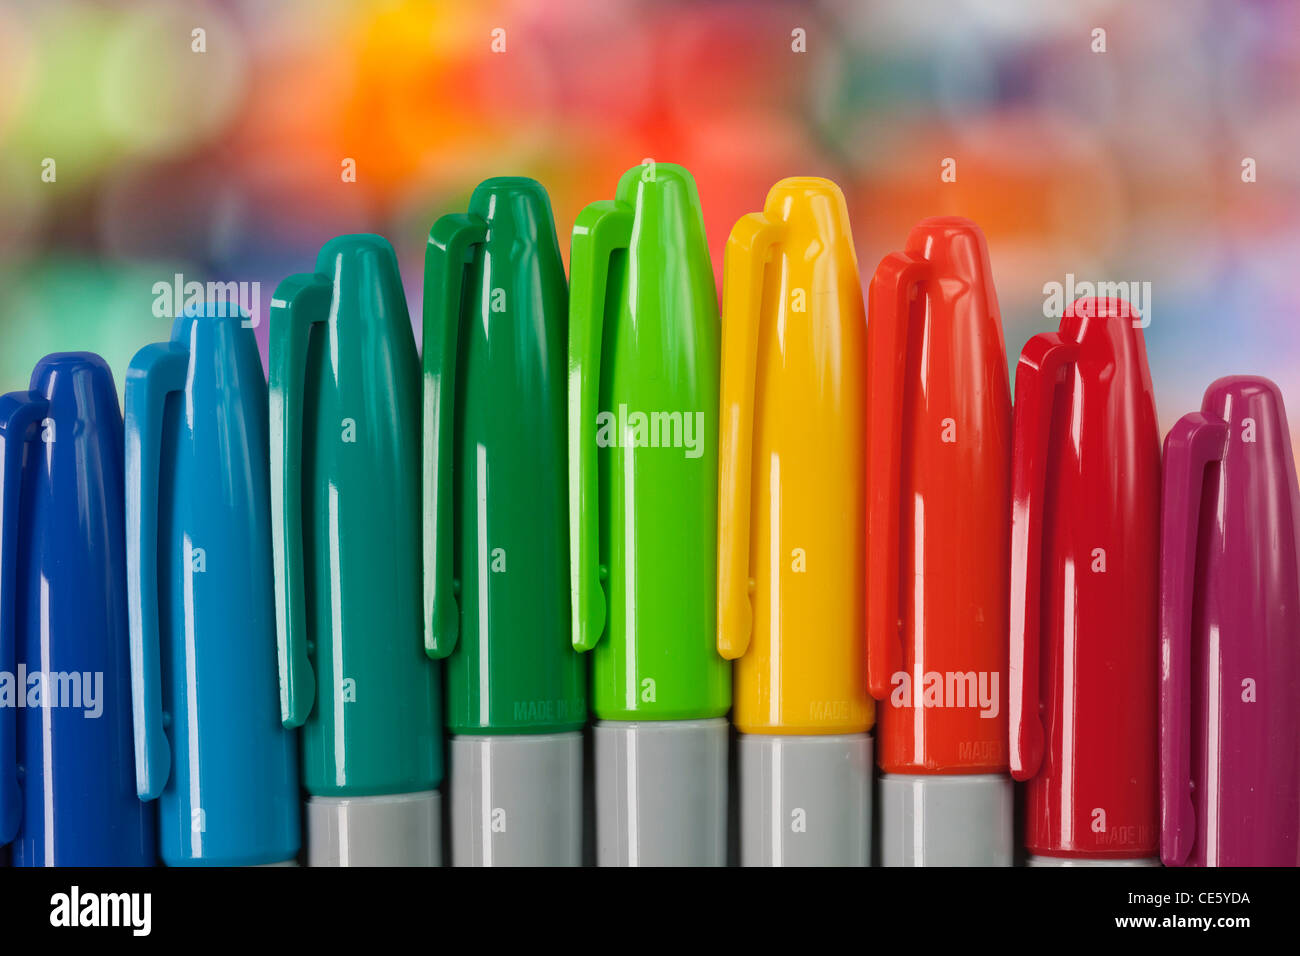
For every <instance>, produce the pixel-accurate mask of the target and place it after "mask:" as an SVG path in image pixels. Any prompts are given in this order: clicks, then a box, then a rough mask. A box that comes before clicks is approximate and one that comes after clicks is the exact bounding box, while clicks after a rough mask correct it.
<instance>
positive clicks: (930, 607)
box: [866, 217, 1011, 774]
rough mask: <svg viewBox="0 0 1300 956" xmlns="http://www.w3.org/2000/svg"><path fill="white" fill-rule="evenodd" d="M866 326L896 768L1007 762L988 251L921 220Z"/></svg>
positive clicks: (1005, 468) (1002, 365)
mask: <svg viewBox="0 0 1300 956" xmlns="http://www.w3.org/2000/svg"><path fill="white" fill-rule="evenodd" d="M870 305H871V315H870V319H869V321H868V325H867V357H868V375H869V378H870V381H871V383H872V393H871V405H870V410H869V412H868V419H867V451H866V457H867V468H868V475H867V481H868V501H869V503H868V523H867V553H868V560H867V567H868V571H867V644H868V648H869V650H868V673H869V675H870V683H871V692H872V694H873V696H874V697H875V698H876V699H877V700H879V701H881V702H882V703H881V712H880V729H879V731H878V734H877V736H878V743H877V748H876V756H877V761H878V762H879V764H880V766H881V768H882V769H883V770H885V771H886V772H887V773H901V774H925V773H971V774H987V773H998V772H1005V771H1006V770H1007V754H1006V737H1007V706H1006V704H1007V631H1006V627H1007V595H1008V585H1007V561H1008V556H1007V553H1008V547H1009V526H1010V505H1011V499H1010V495H1011V390H1010V386H1009V385H1008V382H1007V359H1006V347H1005V345H1004V344H1003V341H1002V320H1001V316H1000V314H999V311H998V302H997V296H996V294H995V292H994V288H993V275H992V270H991V268H990V266H989V254H988V247H987V245H986V243H985V241H984V234H983V233H982V232H980V229H979V227H978V226H976V225H975V224H974V223H973V222H970V221H969V220H966V219H959V218H952V217H945V218H936V219H926V220H924V221H922V222H921V223H919V224H918V225H917V226H916V227H915V228H914V229H913V230H912V231H911V233H910V234H909V235H908V237H907V245H906V247H905V250H904V251H903V252H899V253H893V254H891V255H889V256H886V257H885V259H884V260H883V261H882V262H881V264H880V266H879V267H878V268H877V270H876V274H875V276H874V277H873V279H872V281H871V290H870Z"/></svg>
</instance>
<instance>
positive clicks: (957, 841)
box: [880, 773, 1015, 866]
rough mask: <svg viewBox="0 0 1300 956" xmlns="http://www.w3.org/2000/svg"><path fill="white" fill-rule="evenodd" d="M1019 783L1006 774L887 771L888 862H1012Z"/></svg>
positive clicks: (884, 844) (883, 855) (884, 849)
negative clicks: (1016, 783) (1015, 785)
mask: <svg viewBox="0 0 1300 956" xmlns="http://www.w3.org/2000/svg"><path fill="white" fill-rule="evenodd" d="M1014 812H1015V787H1014V784H1013V783H1012V781H1011V778H1010V777H1009V776H1007V775H1006V774H892V773H887V774H882V775H881V777H880V862H881V864H882V865H883V866H1011V864H1012V854H1013V852H1014V845H1015V833H1014V824H1013V820H1012V817H1013V815H1014Z"/></svg>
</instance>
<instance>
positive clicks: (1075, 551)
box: [1009, 299, 1160, 858]
mask: <svg viewBox="0 0 1300 956" xmlns="http://www.w3.org/2000/svg"><path fill="white" fill-rule="evenodd" d="M1140 321H1141V320H1140V318H1137V317H1136V313H1135V312H1133V310H1132V307H1131V306H1129V304H1128V303H1127V302H1124V301H1122V300H1118V299H1106V300H1094V299H1081V300H1079V301H1078V302H1075V303H1073V304H1072V305H1071V306H1070V307H1069V308H1068V309H1067V310H1066V313H1065V316H1064V317H1063V318H1062V320H1061V329H1060V332H1059V334H1057V333H1048V334H1043V335H1037V336H1035V337H1034V338H1032V339H1030V340H1029V342H1028V343H1027V344H1026V345H1025V348H1024V350H1023V351H1022V353H1021V356H1020V363H1019V366H1018V367H1017V371H1016V404H1015V432H1014V443H1013V464H1012V526H1011V657H1010V676H1011V687H1010V701H1009V703H1010V715H1009V716H1010V725H1011V726H1010V733H1009V740H1010V746H1011V771H1012V775H1013V776H1014V777H1015V778H1016V779H1017V780H1027V781H1029V783H1028V786H1027V787H1026V810H1025V825H1026V836H1025V842H1026V845H1027V846H1028V848H1029V850H1030V852H1031V853H1034V854H1039V855H1047V856H1065V857H1069V856H1079V857H1113V858H1124V857H1149V856H1153V855H1154V854H1155V850H1156V843H1157V827H1156V822H1157V783H1156V782H1157V759H1156V732H1157V728H1156V689H1157V672H1156V654H1157V646H1158V640H1157V623H1158V622H1157V599H1156V598H1157V593H1156V592H1157V575H1158V570H1157V564H1158V559H1159V534H1160V528H1159V525H1160V434H1159V427H1158V425H1157V419H1156V409H1155V399H1154V395H1153V391H1152V387H1151V375H1150V372H1149V370H1148V368H1147V360H1146V346H1145V344H1144V341H1143V336H1142V330H1141V328H1139V327H1138V324H1139V323H1140Z"/></svg>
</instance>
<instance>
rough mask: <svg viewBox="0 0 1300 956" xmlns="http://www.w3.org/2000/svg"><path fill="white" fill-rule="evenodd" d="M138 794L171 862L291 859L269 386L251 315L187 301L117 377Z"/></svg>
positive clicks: (289, 757)
mask: <svg viewBox="0 0 1300 956" xmlns="http://www.w3.org/2000/svg"><path fill="white" fill-rule="evenodd" d="M126 528H127V536H126V567H127V595H128V599H129V605H130V633H131V642H130V646H131V690H132V702H133V705H134V706H133V713H134V718H135V758H136V759H135V772H136V791H137V793H138V794H139V795H140V798H141V799H142V800H157V801H158V818H159V851H160V855H161V856H162V859H163V862H164V863H166V864H167V865H168V866H184V865H196V864H198V865H214V866H243V865H251V864H272V863H286V862H292V861H293V859H294V857H295V856H296V855H297V853H298V844H299V840H300V837H299V822H298V760H297V747H296V740H295V736H296V735H295V733H294V732H293V731H291V730H286V729H285V728H284V727H282V726H281V725H280V716H279V709H278V706H277V701H278V696H277V686H276V660H275V655H276V652H275V599H274V593H275V592H274V584H273V580H274V578H273V575H272V571H271V499H270V484H269V471H268V465H267V403H266V379H264V378H263V377H262V362H261V359H260V358H259V357H258V354H257V342H256V340H255V339H254V337H253V329H252V326H251V325H250V324H247V322H246V317H245V316H244V315H243V314H242V313H240V312H239V311H237V310H236V309H234V308H231V309H227V307H226V306H225V304H209V305H206V306H192V307H190V308H189V309H187V310H186V311H185V313H184V314H183V315H181V316H180V317H179V318H177V319H176V322H175V324H174V325H173V326H172V334H171V339H170V341H167V342H159V343H157V344H154V345H146V346H145V347H144V348H142V349H141V350H140V351H139V352H137V353H136V356H135V358H134V359H133V360H132V362H131V367H130V368H129V369H128V370H127V374H126Z"/></svg>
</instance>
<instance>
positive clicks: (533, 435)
mask: <svg viewBox="0 0 1300 956" xmlns="http://www.w3.org/2000/svg"><path fill="white" fill-rule="evenodd" d="M424 286H425V291H424V356H423V361H424V408H425V414H424V553H425V561H424V574H425V587H424V596H425V616H424V620H425V648H426V650H427V651H428V652H429V655H430V656H431V657H436V658H442V657H445V658H447V724H448V728H449V729H450V730H451V731H452V732H454V733H468V734H491V733H508V734H519V733H557V732H562V731H571V730H579V729H581V728H582V727H583V725H584V724H585V723H586V719H587V688H586V680H587V677H586V660H585V659H584V658H583V657H582V656H581V655H579V654H578V653H577V652H576V651H575V650H574V648H573V645H572V642H571V640H570V638H571V625H570V616H569V612H570V608H569V577H568V574H569V569H568V560H569V528H568V524H567V521H566V519H565V511H566V502H567V497H566V496H567V487H566V485H565V472H566V469H567V462H566V458H565V435H566V429H565V383H566V378H565V373H566V369H565V348H566V329H567V327H568V301H569V293H568V286H567V283H566V282H565V277H564V264H563V262H562V261H561V259H560V247H559V243H558V241H557V239H556V235H555V222H554V220H553V218H552V216H551V204H550V200H549V198H548V197H547V195H546V190H545V189H543V188H542V185H541V184H540V183H538V182H536V181H535V180H532V179H524V178H520V177H502V178H497V179H488V180H485V181H484V182H482V183H480V184H479V186H478V188H476V189H475V190H474V194H473V196H472V197H471V198H470V203H469V211H468V212H467V213H456V214H453V215H448V216H443V217H442V218H441V219H439V220H438V221H437V223H435V224H434V226H433V228H432V229H431V230H430V231H429V243H428V246H427V251H426V257H425V283H424ZM457 594H459V595H461V596H462V599H461V600H459V601H458V600H457ZM506 753H509V751H508V750H503V751H502V754H503V757H502V759H505V757H504V754H506Z"/></svg>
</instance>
